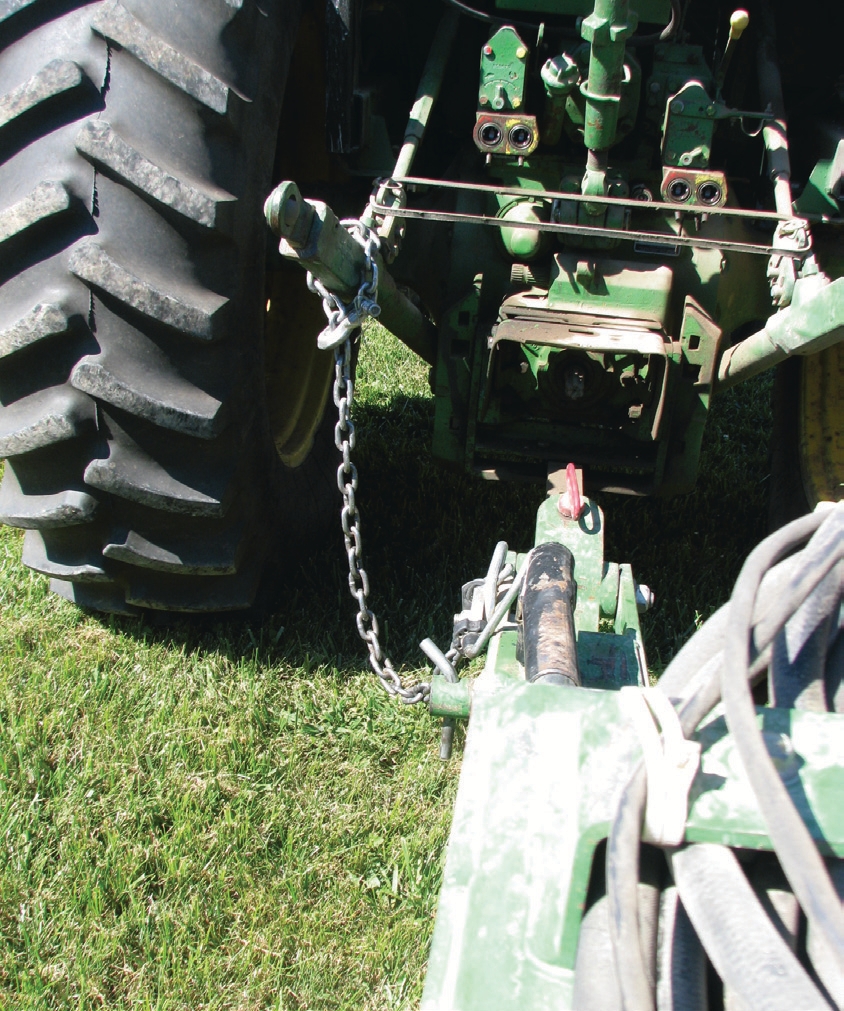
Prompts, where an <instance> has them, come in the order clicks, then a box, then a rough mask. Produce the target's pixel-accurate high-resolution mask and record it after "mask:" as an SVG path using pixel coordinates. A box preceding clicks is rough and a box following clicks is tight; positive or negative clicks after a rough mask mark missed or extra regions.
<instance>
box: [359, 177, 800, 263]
mask: <svg viewBox="0 0 844 1011" xmlns="http://www.w3.org/2000/svg"><path fill="white" fill-rule="evenodd" d="M522 192H523V193H526V192H527V193H530V194H531V196H532V195H533V193H532V191H529V190H523V191H522ZM370 206H371V208H372V210H374V211H375V212H377V213H382V214H384V213H390V212H394V210H393V208H390V207H385V206H383V205H382V204H378V203H373V204H371V205H370ZM401 217H403V218H410V219H414V220H419V221H444V222H448V223H450V224H463V225H488V226H492V227H493V228H526V229H531V230H536V231H539V232H556V233H559V234H563V235H594V236H596V237H597V238H603V239H626V240H628V241H631V242H651V243H656V244H657V245H662V246H692V247H694V248H695V249H718V250H722V251H724V252H733V253H750V254H754V255H757V256H772V255H773V254H774V253H777V254H779V255H781V256H790V257H794V258H796V259H801V258H802V257H803V256H805V255H806V253H807V252H808V250H806V249H802V250H799V249H777V248H775V247H774V246H768V245H764V246H763V245H756V244H754V243H749V242H732V241H730V240H728V239H702V238H698V237H696V236H692V235H677V234H675V233H674V232H638V231H632V230H626V229H623V228H601V227H598V226H595V225H568V224H562V223H556V222H550V221H537V222H531V223H530V224H524V225H523V224H520V223H515V222H512V221H506V220H504V219H503V218H491V217H489V216H488V215H485V214H463V213H461V212H458V211H426V210H420V209H418V208H415V207H414V208H410V207H405V208H403V209H402V211H401Z"/></svg>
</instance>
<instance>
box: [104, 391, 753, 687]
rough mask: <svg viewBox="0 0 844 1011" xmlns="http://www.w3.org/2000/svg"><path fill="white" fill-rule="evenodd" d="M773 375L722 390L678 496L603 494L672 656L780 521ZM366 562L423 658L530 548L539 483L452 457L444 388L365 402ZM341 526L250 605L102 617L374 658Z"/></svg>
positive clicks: (317, 655) (229, 650) (386, 633)
mask: <svg viewBox="0 0 844 1011" xmlns="http://www.w3.org/2000/svg"><path fill="white" fill-rule="evenodd" d="M770 386H771V384H770V380H769V379H768V378H767V377H764V376H763V377H760V378H759V379H757V380H755V381H753V382H750V383H748V384H746V385H745V386H742V387H739V388H737V389H735V390H731V391H729V392H727V393H725V394H724V395H723V396H722V397H721V398H719V399H717V400H716V402H715V403H714V405H713V408H712V412H711V417H710V420H709V424H708V426H707V431H706V434H705V437H704V449H703V455H702V460H701V471H700V476H699V479H698V483H697V487H696V489H695V490H694V492H693V493H691V494H690V495H686V496H683V497H680V498H677V499H673V500H668V501H663V500H658V499H633V498H626V497H623V496H608V495H604V496H601V498H600V502H601V505H602V506H603V508H604V510H605V512H606V516H607V522H606V538H607V542H606V551H607V558H608V559H610V560H614V561H619V562H631V563H632V565H633V571H634V574H635V575H636V577H637V578H638V579H639V580H640V581H641V582H645V583H647V584H648V585H649V586H650V587H651V589H652V590H653V591H654V592H655V594H656V605H655V606H654V608H653V609H652V611H651V612H650V613H649V614H647V615H646V616H645V617H644V634H645V643H646V646H647V649H648V656H649V661H650V664H651V667H652V668H653V669H654V670H656V671H659V670H661V668H662V667H663V666H664V664H665V663H667V661H668V660H669V659H670V658H671V656H673V654H674V653H675V652H676V651H677V649H679V647H680V646H681V645H682V643H683V642H685V640H686V639H687V638H688V637H689V635H691V633H692V632H693V631H694V628H695V627H696V624H699V623H700V621H701V620H703V619H705V618H706V617H708V615H709V614H711V613H712V612H713V611H714V610H715V609H716V608H717V607H719V606H720V605H721V604H722V603H723V602H724V601H725V600H726V599H727V597H728V596H729V594H730V591H731V588H732V585H733V582H734V581H735V578H736V576H737V575H738V571H739V569H740V567H741V564H742V562H743V560H744V558H745V557H746V555H747V553H748V552H749V551H750V549H751V548H752V547H753V546H754V545H755V544H756V543H758V541H759V540H761V538H762V537H763V536H764V535H765V533H766V516H767V506H766V502H767V475H768V436H769V432H770V425H771V421H770ZM356 420H357V425H358V446H357V450H356V453H355V460H356V462H357V466H358V469H359V473H360V489H359V493H358V505H359V509H360V512H361V515H362V524H361V529H362V533H363V544H364V566H365V568H366V570H367V572H368V573H369V576H370V580H371V584H372V593H371V603H372V606H373V608H374V610H375V611H376V613H377V615H378V617H379V620H380V623H381V627H382V640H383V642H384V645H385V647H386V649H387V651H388V652H389V653H390V655H391V656H392V658H393V660H394V661H395V663H396V665H397V666H399V665H404V666H405V667H407V668H410V669H413V668H416V667H419V666H421V664H422V660H423V658H422V655H421V653H420V651H419V649H418V643H419V641H420V640H421V639H422V638H424V637H425V636H432V637H433V638H434V639H435V641H437V642H440V643H447V642H448V640H449V638H450V633H451V618H452V615H453V613H454V611H455V610H457V608H458V605H459V592H460V586H461V584H462V583H463V582H465V581H466V580H468V579H471V578H474V577H476V576H480V575H483V573H484V572H485V570H486V566H487V564H488V560H489V557H490V554H491V552H492V549H493V547H494V545H495V542H496V541H498V540H506V541H507V542H508V543H509V544H510V546H511V547H512V548H516V549H518V550H526V549H527V548H528V547H529V546H530V545H531V542H532V534H533V525H534V514H535V510H536V507H537V506H538V505H539V503H540V501H541V498H542V496H543V494H544V488H543V487H542V486H541V485H538V484H537V485H513V484H497V483H489V482H484V481H481V480H480V479H478V478H475V477H472V476H470V475H467V474H464V473H460V472H456V471H452V470H448V469H446V468H443V467H442V466H440V465H439V464H437V463H436V462H435V461H434V460H433V458H432V457H431V453H430V438H431V429H432V424H433V402H432V401H431V400H428V399H424V398H421V397H405V396H396V397H394V398H392V399H391V400H389V401H388V402H387V403H386V404H383V405H379V406H373V405H361V406H360V407H359V408H358V410H357V413H356ZM354 613H355V604H354V601H353V600H352V599H351V597H350V595H349V592H348V584H347V573H346V568H345V552H344V550H343V545H342V536H341V533H340V530H339V499H338V524H337V532H336V536H334V537H332V538H329V539H328V540H327V542H326V543H324V544H323V545H321V546H320V547H319V548H318V550H316V551H315V552H314V553H313V554H312V556H311V557H310V559H309V561H308V562H307V563H306V564H305V565H303V566H302V567H301V568H300V569H299V570H298V571H296V572H295V573H294V574H292V575H291V576H289V577H288V578H286V579H285V578H283V577H282V575H281V574H280V573H279V571H278V570H277V569H272V568H271V569H270V571H268V572H267V574H266V576H265V579H264V583H263V585H262V588H261V591H260V594H259V600H258V603H257V604H256V606H255V607H254V608H253V609H252V611H250V612H247V613H245V614H244V613H239V614H236V615H232V616H231V617H225V618H220V616H216V617H185V618H175V619H174V618H173V617H172V616H157V615H155V614H150V615H149V616H147V617H144V618H142V619H140V621H137V620H131V619H128V620H124V619H119V618H105V617H103V618H102V619H101V620H102V621H103V622H104V623H106V624H109V625H110V626H111V627H113V628H119V629H120V630H121V631H123V632H125V633H126V634H128V635H130V636H134V637H138V636H143V637H144V638H145V639H146V641H160V642H166V643H170V642H176V643H179V644H180V645H183V646H184V647H185V648H186V649H188V650H191V651H194V650H198V651H213V652H216V653H220V654H222V655H225V656H228V657H229V658H232V659H234V658H236V657H238V656H243V655H245V654H255V653H256V652H257V656H256V659H259V660H261V661H262V662H278V661H285V662H287V663H290V664H291V665H293V666H295V667H299V668H301V667H305V668H306V669H308V668H312V667H319V666H323V665H328V666H330V667H333V668H336V669H337V670H338V671H341V672H346V671H353V670H359V669H360V668H361V667H363V666H364V665H365V652H364V647H363V645H362V644H361V642H360V640H359V639H358V637H357V634H356V631H355V625H354Z"/></svg>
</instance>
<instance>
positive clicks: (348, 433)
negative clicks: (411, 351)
mask: <svg viewBox="0 0 844 1011" xmlns="http://www.w3.org/2000/svg"><path fill="white" fill-rule="evenodd" d="M342 223H343V224H344V225H345V226H346V228H348V229H349V232H350V233H351V234H352V235H353V236H354V237H355V238H356V239H357V240H358V242H359V243H360V244H361V246H362V247H363V250H364V253H365V254H366V266H365V270H364V278H363V281H362V282H361V285H360V288H359V289H358V293H357V295H356V296H355V298H354V299H353V300H352V302H350V303H349V304H348V305H345V304H344V303H343V302H342V301H341V300H340V299H339V298H338V297H337V296H336V295H334V294H332V293H331V292H330V291H328V290H327V288H326V287H325V286H324V285H323V284H322V283H321V282H320V281H318V280H317V279H316V278H315V277H313V275H312V274H308V287H309V288H310V290H311V291H313V292H315V293H316V294H318V295H319V296H320V297H321V298H322V307H323V310H324V311H325V315H326V318H327V320H328V325H327V326H326V328H325V329H324V330H323V331H322V333H321V334H320V335H319V339H318V344H319V346H320V347H321V348H333V349H334V405H335V407H336V408H337V423H336V424H335V426H334V444H335V445H336V446H337V449H338V451H339V453H340V455H341V456H342V462H341V463H340V465H339V467H338V468H337V487H338V488H339V489H340V494H341V495H342V496H343V508H342V510H341V512H340V522H341V525H342V527H343V539H344V541H345V544H346V556H347V558H348V562H349V592H350V593H351V595H352V598H353V599H354V600H355V601H356V603H357V606H358V613H357V615H356V616H355V624H356V625H357V630H358V635H359V636H360V637H361V639H362V640H363V641H364V643H366V648H367V651H368V653H369V665H370V667H372V669H373V671H374V672H375V673H376V675H377V676H378V679H379V680H380V682H381V684H382V686H383V687H384V689H385V691H386V692H387V693H388V694H389V695H393V696H396V697H397V698H399V699H401V701H402V702H404V703H405V704H406V705H413V704H414V703H416V702H427V700H428V696H429V695H430V692H431V686H430V684H428V683H427V682H414V683H413V684H410V685H404V684H403V683H402V680H401V678H400V677H399V675H398V674H397V673H396V670H395V668H394V667H393V663H392V661H391V660H390V658H389V657H388V656H387V655H386V654H385V653H384V651H383V649H382V648H381V639H380V626H379V624H378V618H377V617H376V615H375V612H374V611H373V610H372V608H371V607H370V606H369V592H370V591H369V576H368V575H367V574H366V569H364V568H363V567H362V565H361V560H362V555H363V541H362V539H361V533H360V513H359V512H358V507H357V501H356V493H357V489H358V472H357V468H356V467H355V465H354V463H353V462H352V450H353V449H354V448H355V426H354V422H353V421H352V405H353V402H354V381H353V380H352V365H351V363H352V336H353V334H354V332H355V331H356V330H359V329H360V326H361V324H362V323H363V321H364V320H365V319H366V317H367V316H373V317H376V316H378V314H379V313H380V311H381V309H380V306H379V305H378V302H377V298H378V264H377V262H376V258H375V257H376V253H377V252H378V239H377V237H376V235H375V234H374V233H373V232H372V230H371V229H369V228H367V227H366V225H364V224H363V223H362V222H361V221H358V220H354V221H344V222H342Z"/></svg>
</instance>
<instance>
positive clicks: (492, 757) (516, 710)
mask: <svg viewBox="0 0 844 1011" xmlns="http://www.w3.org/2000/svg"><path fill="white" fill-rule="evenodd" d="M506 635H507V633H503V634H502V636H501V644H500V645H498V643H494V644H493V649H492V650H491V653H490V657H489V661H488V668H491V669H492V670H495V669H496V668H498V667H500V666H502V664H504V665H506V663H507V662H508V661H507V658H506V657H502V656H501V653H502V652H506V650H504V649H503V646H504V639H505V638H506ZM758 713H759V715H758V720H759V723H760V725H761V727H762V729H763V732H764V734H765V740H766V742H768V744H769V750H770V751H771V753H772V754H773V755H774V756H775V758H776V759H777V760H778V761H779V762H780V764H781V768H782V771H783V778H784V781H785V783H786V786H787V788H788V790H789V794H790V795H791V798H792V800H793V801H794V802H795V804H796V805H797V807H798V810H800V811H801V813H802V814H803V817H804V819H805V820H806V823H807V825H808V827H809V830H810V832H811V833H812V835H813V837H814V838H815V840H816V841H817V843H818V845H819V847H820V848H821V849H822V851H823V852H825V853H827V854H832V853H834V854H835V855H837V856H844V805H841V804H840V802H839V800H840V797H841V796H842V791H844V737H842V735H841V719H840V717H838V716H834V715H825V714H824V715H820V714H814V713H809V712H798V711H786V710H774V709H761V710H759V711H758ZM695 737H696V739H698V740H699V741H700V742H701V743H702V745H703V749H702V756H701V767H700V771H699V772H698V774H697V776H696V778H695V781H694V783H693V785H692V791H691V802H690V808H689V815H688V827H687V830H686V839H687V841H694V842H712V841H717V842H721V843H724V844H726V845H730V846H738V847H745V848H751V849H769V848H770V841H769V839H768V836H767V834H766V831H765V828H764V824H763V821H762V817H761V814H760V812H759V810H758V807H757V806H756V803H755V800H754V796H753V792H752V790H751V788H750V785H749V783H748V781H747V779H746V777H745V775H744V771H743V767H742V765H741V761H740V759H739V757H738V753H737V751H736V749H735V747H734V743H733V741H732V739H731V737H730V735H729V734H728V733H727V731H726V726H725V723H724V719H723V716H722V715H721V714H720V712H719V711H718V710H716V711H715V712H714V713H713V714H711V715H710V716H709V717H707V719H706V720H705V721H704V723H703V724H702V726H701V728H700V729H699V731H698V733H697V734H696V735H695ZM640 757H641V749H640V746H639V743H638V740H637V738H636V734H635V732H634V730H633V727H632V725H631V724H630V723H629V722H628V721H627V718H626V716H625V714H624V711H623V709H622V707H621V705H620V700H619V695H618V693H617V692H612V691H594V690H589V689H580V690H576V691H575V690H567V689H560V688H555V687H552V686H541V685H527V684H524V683H521V684H519V683H517V682H515V681H511V682H510V683H509V684H505V683H503V682H502V679H500V678H496V677H494V676H492V675H491V674H489V673H488V672H487V671H486V670H485V672H484V674H483V675H482V676H481V677H480V678H479V679H478V681H477V683H476V686H475V690H474V697H473V704H472V718H471V721H470V724H469V730H468V734H467V739H466V752H465V757H464V759H463V770H462V773H461V780H460V787H459V791H458V796H457V802H456V805H455V812H454V821H453V826H452V833H451V837H450V840H449V846H448V855H447V859H446V866H445V871H444V877H443V888H442V891H441V893H440V902H439V908H438V912H437V923H436V928H435V931H434V938H433V943H432V947H431V954H430V958H429V961H428V975H427V979H426V984H425V992H424V995H423V998H422V1005H421V1007H422V1009H423V1011H454V1009H456V1008H459V1009H460V1011H524V1009H525V1008H531V1009H532V1011H533V1009H552V1008H553V1009H554V1011H561V1009H565V1008H571V1007H572V1004H571V995H572V986H573V976H574V964H575V956H576V951H577V941H578V936H579V929H580V918H581V915H582V909H583V903H584V901H585V898H586V890H587V887H588V881H589V875H590V872H591V867H592V861H593V857H594V854H595V848H596V846H597V845H598V843H599V842H600V841H601V840H602V839H604V838H606V835H607V832H608V828H609V823H610V819H611V817H612V814H613V811H614V808H615V805H616V803H617V801H618V797H619V794H620V791H621V790H622V788H623V787H624V785H625V783H626V781H627V779H628V777H629V775H630V772H631V770H632V768H633V766H634V765H635V764H636V763H637V762H638V760H639V759H640Z"/></svg>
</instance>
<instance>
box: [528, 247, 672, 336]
mask: <svg viewBox="0 0 844 1011" xmlns="http://www.w3.org/2000/svg"><path fill="white" fill-rule="evenodd" d="M673 280H674V277H673V272H672V270H671V268H670V267H668V266H662V265H660V264H652V263H641V262H636V261H635V260H612V259H608V258H605V257H594V258H590V259H585V258H584V257H583V256H577V255H576V254H573V253H569V254H565V255H560V254H558V255H556V256H555V257H554V258H553V261H552V267H551V285H550V287H549V289H548V308H549V309H559V310H569V311H572V310H574V311H576V312H585V313H590V312H597V313H600V314H601V315H604V316H616V315H618V316H622V317H625V318H627V319H646V320H653V321H654V322H657V323H660V324H663V325H664V324H665V323H666V321H667V318H668V306H669V299H670V296H671V291H672V285H673Z"/></svg>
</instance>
